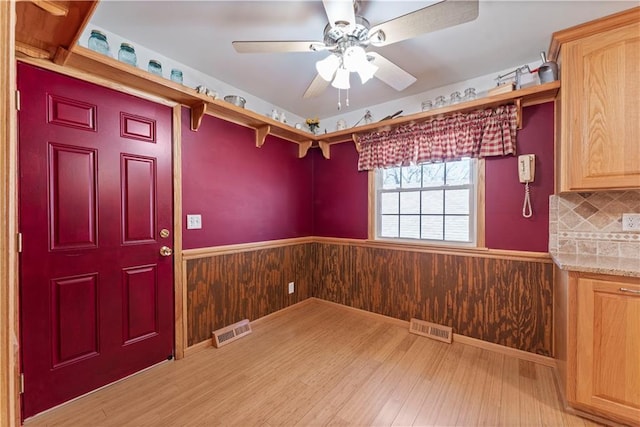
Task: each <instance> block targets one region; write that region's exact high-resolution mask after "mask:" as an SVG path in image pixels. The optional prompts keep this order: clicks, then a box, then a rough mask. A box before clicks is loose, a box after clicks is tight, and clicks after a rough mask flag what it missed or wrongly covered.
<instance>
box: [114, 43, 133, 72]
mask: <svg viewBox="0 0 640 427" xmlns="http://www.w3.org/2000/svg"><path fill="white" fill-rule="evenodd" d="M118 60H119V61H122V62H124V63H125V64H129V65H133V66H134V67H137V66H138V58H137V57H136V51H135V49H134V48H133V46H132V45H130V44H129V43H122V44H120V50H119V51H118Z"/></svg>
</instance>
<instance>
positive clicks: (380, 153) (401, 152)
mask: <svg viewBox="0 0 640 427" xmlns="http://www.w3.org/2000/svg"><path fill="white" fill-rule="evenodd" d="M516 126H517V108H516V106H515V105H507V106H503V107H497V108H488V109H486V110H477V111H473V112H470V113H458V114H454V115H451V116H444V117H437V118H433V119H431V120H428V121H425V122H420V123H414V124H405V125H401V126H399V127H397V128H395V129H391V130H386V131H375V132H371V133H366V134H363V135H360V138H359V143H360V157H359V159H358V170H361V171H362V170H373V169H376V168H386V167H393V166H402V165H409V164H418V163H425V162H438V161H445V160H457V159H460V158H462V157H489V156H504V155H507V154H514V153H515V152H516Z"/></svg>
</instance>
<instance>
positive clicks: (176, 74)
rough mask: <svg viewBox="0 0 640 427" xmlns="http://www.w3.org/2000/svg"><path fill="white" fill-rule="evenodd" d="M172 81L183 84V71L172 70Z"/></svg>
mask: <svg viewBox="0 0 640 427" xmlns="http://www.w3.org/2000/svg"><path fill="white" fill-rule="evenodd" d="M171 81H172V82H176V83H180V84H182V71H180V70H178V69H177V68H174V69H173V70H171Z"/></svg>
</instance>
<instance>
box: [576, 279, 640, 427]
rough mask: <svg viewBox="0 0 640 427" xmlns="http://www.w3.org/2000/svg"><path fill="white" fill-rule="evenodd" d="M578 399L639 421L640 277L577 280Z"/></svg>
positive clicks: (608, 411)
mask: <svg viewBox="0 0 640 427" xmlns="http://www.w3.org/2000/svg"><path fill="white" fill-rule="evenodd" d="M576 294H577V295H576V296H577V313H576V314H577V322H576V326H577V328H576V329H577V331H576V332H577V334H576V353H575V369H576V371H575V375H576V388H575V401H576V403H577V404H579V405H586V406H587V407H588V408H589V409H592V410H594V411H595V412H599V413H602V414H605V415H611V416H613V417H615V418H616V419H620V420H622V421H626V422H631V424H634V425H635V424H640V283H639V280H637V279H636V280H624V281H620V282H618V281H609V280H600V279H597V278H591V277H581V278H579V279H578V281H577V289H576Z"/></svg>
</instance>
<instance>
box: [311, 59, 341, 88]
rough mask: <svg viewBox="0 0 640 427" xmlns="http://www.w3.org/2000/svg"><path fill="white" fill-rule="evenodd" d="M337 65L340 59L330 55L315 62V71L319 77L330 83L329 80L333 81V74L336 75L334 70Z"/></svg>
mask: <svg viewBox="0 0 640 427" xmlns="http://www.w3.org/2000/svg"><path fill="white" fill-rule="evenodd" d="M339 65H340V58H338V57H337V56H336V55H334V54H333V53H332V54H331V55H329V56H327V57H326V58H324V59H322V60H320V61H318V62H316V71H318V74H319V75H320V77H322V78H323V79H324V80H326V81H328V82H330V81H331V79H333V76H334V74H336V70H337V69H338V66H339Z"/></svg>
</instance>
